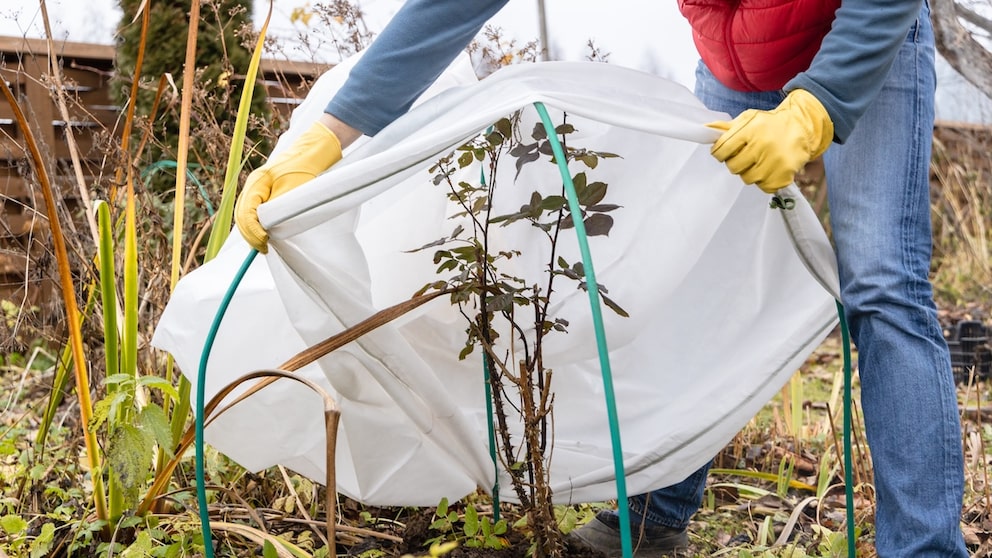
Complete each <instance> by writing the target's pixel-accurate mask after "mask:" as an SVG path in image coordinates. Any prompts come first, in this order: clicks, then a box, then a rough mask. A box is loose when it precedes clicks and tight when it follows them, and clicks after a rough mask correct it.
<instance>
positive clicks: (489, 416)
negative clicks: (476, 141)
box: [479, 126, 499, 522]
mask: <svg viewBox="0 0 992 558" xmlns="http://www.w3.org/2000/svg"><path fill="white" fill-rule="evenodd" d="M492 131H493V127H492V126H490V127H489V128H487V129H486V134H489V133H491V132H492ZM479 182H480V183H481V184H482V185H483V186H485V185H486V171H485V169H482V170H481V171H479ZM492 369H493V363H492V360H491V359H490V358H489V353H487V352H486V351H482V377H483V382H484V383H485V386H486V425H487V427H488V428H489V457H490V459H492V460H493V490H492V493H493V521H494V522H496V521H499V460H498V459H497V458H496V425H495V424H493V387H492V384H491V383H490V380H491V379H492Z"/></svg>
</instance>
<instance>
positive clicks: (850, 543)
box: [837, 300, 856, 558]
mask: <svg viewBox="0 0 992 558" xmlns="http://www.w3.org/2000/svg"><path fill="white" fill-rule="evenodd" d="M837 317H838V318H839V319H840V336H841V342H842V344H843V352H844V507H845V508H847V556H848V558H854V557H855V555H856V549H855V544H854V536H855V530H854V527H855V525H854V475H853V474H852V471H853V469H854V459H853V458H852V457H851V454H852V448H851V429H852V428H853V425H852V424H851V423H852V420H851V381H852V380H851V334H850V332H849V331H848V329H847V317H846V316H845V314H844V305H843V304H841V303H840V301H839V300H838V301H837Z"/></svg>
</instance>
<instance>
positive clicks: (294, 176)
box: [235, 0, 967, 558]
mask: <svg viewBox="0 0 992 558" xmlns="http://www.w3.org/2000/svg"><path fill="white" fill-rule="evenodd" d="M506 1H507V0H410V1H409V2H407V3H406V4H405V5H404V6H403V7H402V9H401V10H400V11H399V12H398V13H397V14H396V16H395V17H394V18H393V20H392V21H391V22H390V24H389V25H388V26H387V27H386V28H385V29H384V30H383V32H382V34H381V35H380V36H379V37H378V38H377V39H376V40H375V41H374V42H373V44H372V45H371V46H370V47H369V48H368V49H367V52H366V53H365V55H364V57H363V58H362V59H361V60H360V61H359V62H358V63H357V65H356V66H355V67H354V68H353V69H352V71H351V74H350V76H349V78H348V81H347V82H346V84H345V85H344V86H343V88H342V89H341V90H340V91H339V92H338V93H337V94H336V95H335V96H334V98H333V99H332V100H331V101H330V103H329V104H328V105H327V108H326V109H325V113H324V114H323V116H322V117H321V118H320V120H319V121H318V122H316V123H314V124H313V126H312V127H311V128H310V129H309V130H308V131H307V132H306V133H305V134H304V135H303V136H302V137H301V138H300V139H299V140H297V141H296V142H295V143H294V144H293V145H291V146H290V148H289V149H287V150H286V151H284V152H283V153H282V154H281V155H279V156H277V157H274V158H273V159H272V160H270V161H269V162H267V163H266V164H265V165H263V166H262V167H260V168H259V169H257V170H256V171H254V172H253V173H252V174H251V175H250V177H249V179H248V181H247V183H246V185H245V188H244V191H243V193H242V194H241V195H240V196H239V199H238V202H237V206H236V210H235V220H236V222H237V226H238V228H239V230H240V231H241V232H242V234H243V235H244V236H245V238H246V239H247V240H248V242H249V243H250V244H251V245H252V246H253V247H255V248H257V249H259V250H260V251H262V252H264V251H265V250H266V246H267V244H266V243H267V235H266V233H265V231H264V229H263V228H262V227H261V226H260V225H259V223H258V217H257V213H256V209H257V207H258V205H259V204H261V203H263V202H265V201H266V200H268V199H271V198H272V197H275V196H278V195H281V194H282V193H285V192H286V191H288V190H290V189H292V188H295V187H296V186H298V185H299V184H301V183H303V182H305V181H306V180H308V179H310V178H312V177H314V176H316V175H317V174H319V173H320V172H322V171H323V170H325V169H327V168H328V167H330V166H331V165H332V164H334V163H335V162H336V161H337V160H338V159H340V157H341V149H342V147H346V146H347V145H349V144H350V143H351V142H353V141H354V140H355V139H356V138H358V137H359V136H360V135H362V134H367V135H374V134H376V133H377V132H378V131H379V130H381V129H382V128H383V127H385V126H386V125H388V124H389V123H390V122H392V121H393V120H394V119H396V118H397V117H399V116H400V115H402V114H403V113H405V112H406V111H407V110H408V109H409V107H410V106H411V104H412V103H413V102H414V100H415V99H416V98H417V97H418V96H419V95H420V94H421V93H422V92H423V91H424V90H425V89H426V88H427V87H428V86H429V85H430V84H431V83H432V82H433V81H434V80H435V79H436V78H437V76H438V75H440V73H441V72H442V71H443V70H444V69H445V68H446V67H447V66H448V64H449V63H450V62H451V61H452V60H453V59H454V58H455V56H456V55H457V54H458V53H459V52H460V51H462V50H463V49H464V48H465V47H466V46H467V45H468V43H469V42H470V41H471V40H472V39H473V38H474V37H475V35H476V34H477V32H478V31H479V30H480V29H481V27H482V25H484V23H485V22H486V21H487V20H488V19H489V18H491V17H492V16H493V15H494V14H495V13H496V12H497V11H499V9H500V8H502V6H503V5H504V4H505V3H506ZM679 7H680V9H681V11H682V14H683V15H684V16H685V17H686V18H687V19H688V21H689V23H690V25H691V27H692V29H693V38H694V42H695V44H696V47H697V50H698V51H699V54H700V58H701V60H700V63H699V65H698V69H697V72H696V85H695V92H696V95H697V96H698V97H699V99H700V100H701V101H702V102H703V103H704V104H705V105H706V106H707V107H709V108H710V109H713V110H716V111H722V112H725V113H728V114H730V115H731V116H732V117H733V118H732V120H730V121H726V122H715V123H713V124H712V126H713V127H715V128H717V129H719V130H720V131H721V132H722V134H721V135H720V137H719V139H718V140H717V141H716V142H715V143H714V144H713V146H712V153H713V156H714V157H716V158H717V159H718V160H720V161H722V162H724V163H725V164H726V166H727V168H728V169H729V170H730V172H732V173H735V174H738V175H740V176H741V178H742V180H743V181H744V182H745V183H747V184H754V185H757V187H759V188H761V189H762V190H763V191H765V192H774V191H776V190H777V189H779V188H782V187H784V186H786V185H788V184H790V183H791V182H792V181H793V179H794V177H795V174H796V173H797V172H798V171H799V170H800V169H802V168H803V166H804V165H805V164H806V163H807V162H809V161H810V160H812V159H815V158H816V157H819V156H820V155H823V160H824V165H825V169H826V176H827V181H828V184H829V186H828V203H829V207H830V219H831V225H832V229H833V240H834V242H835V246H836V254H837V259H838V267H839V272H840V284H841V300H842V303H843V305H844V307H845V311H846V316H847V320H848V322H849V325H850V331H851V334H852V338H853V339H854V342H855V344H856V346H857V348H858V351H859V353H858V369H859V375H860V380H861V400H862V406H863V409H864V420H865V427H866V430H867V438H868V444H869V447H870V449H871V455H872V460H873V465H874V473H875V475H874V480H875V493H876V497H877V507H876V516H875V546H876V550H877V552H878V555H879V556H881V557H883V558H897V557H913V558H926V557H937V556H940V557H964V556H967V550H966V547H965V544H964V539H963V536H962V533H961V529H960V515H961V507H962V499H963V490H964V488H963V487H964V472H963V468H964V466H963V454H962V449H961V433H960V422H959V418H958V413H957V399H956V393H955V387H954V381H953V378H952V374H951V369H950V358H949V354H948V350H947V346H946V343H945V341H944V338H943V335H942V331H941V327H940V325H939V322H938V320H937V313H936V307H935V303H934V300H933V293H932V286H931V284H930V282H929V280H928V271H929V266H930V255H931V225H930V213H929V163H930V149H931V140H932V131H933V119H934V113H933V111H934V106H933V105H934V89H935V75H934V38H933V30H932V27H931V24H930V19H929V13H930V12H929V6H928V4H927V3H926V0H843V2H841V1H840V0H679ZM707 470H708V466H704V467H702V468H701V469H699V470H698V471H696V472H695V473H693V474H692V475H690V476H689V477H688V478H686V479H685V480H683V481H681V482H679V483H678V484H676V485H674V486H671V487H668V488H664V489H660V490H656V491H653V492H651V493H649V494H641V495H636V496H633V497H631V498H629V501H628V506H629V510H630V519H631V521H632V523H633V524H634V525H633V527H634V531H633V532H634V534H635V536H634V539H635V545H636V549H635V552H634V556H660V555H663V554H671V553H680V552H685V549H686V547H687V541H688V538H687V526H688V524H689V520H690V518H691V516H692V515H693V513H694V512H695V511H696V510H697V509H698V508H699V505H700V503H701V499H702V496H703V489H704V486H705V482H706V475H707ZM571 538H572V539H573V540H576V541H577V542H579V543H581V544H584V545H587V546H591V547H593V548H595V549H597V550H601V551H604V552H605V553H606V554H607V555H609V556H619V555H620V531H619V521H618V516H617V514H616V513H615V512H601V513H600V514H599V515H597V517H596V518H595V519H594V520H592V521H590V522H589V523H588V524H586V525H585V526H583V527H582V528H580V529H578V530H576V531H574V532H573V536H572V537H571Z"/></svg>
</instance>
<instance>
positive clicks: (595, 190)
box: [579, 182, 606, 207]
mask: <svg viewBox="0 0 992 558" xmlns="http://www.w3.org/2000/svg"><path fill="white" fill-rule="evenodd" d="M605 197H606V183H605V182H593V183H592V184H589V185H588V187H586V188H585V189H584V190H583V192H582V194H581V195H580V196H579V204H580V205H582V206H583V207H586V206H590V205H596V204H597V203H599V202H601V201H603V198H605Z"/></svg>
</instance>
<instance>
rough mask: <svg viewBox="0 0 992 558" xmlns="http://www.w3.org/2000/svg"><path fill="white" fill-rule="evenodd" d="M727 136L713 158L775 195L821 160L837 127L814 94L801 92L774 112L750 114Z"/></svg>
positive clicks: (729, 127)
mask: <svg viewBox="0 0 992 558" xmlns="http://www.w3.org/2000/svg"><path fill="white" fill-rule="evenodd" d="M708 126H710V127H711V128H716V129H717V130H722V131H723V135H722V136H720V139H718V140H716V143H714V144H713V148H712V149H711V150H710V152H711V153H712V154H713V156H714V157H716V158H717V160H718V161H721V162H723V163H726V164H727V168H729V169H730V172H732V173H734V174H737V175H740V177H741V178H742V179H743V180H744V182H746V183H748V184H755V185H757V186H758V188H761V189H762V190H763V191H765V192H768V193H769V194H771V193H774V192H775V191H776V190H778V189H779V188H784V187H786V186H788V185H789V184H792V182H793V180H795V177H796V173H797V172H799V171H800V170H802V168H803V167H804V166H805V165H806V163H808V162H810V161H811V160H813V159H815V158H817V157H819V156H820V155H822V154H823V152H824V151H826V150H827V147H829V146H830V142H831V141H833V138H834V123H833V122H832V121H831V120H830V115H829V114H827V110H826V109H825V108H823V105H822V104H821V103H820V101H819V100H817V98H816V97H814V96H813V94H812V93H810V92H808V91H805V90H803V89H795V90H793V91H792V92H790V93H789V95H788V96H787V97H786V98H785V100H784V101H782V103H781V104H780V105H779V106H778V107H776V108H775V109H774V110H769V111H765V110H753V109H752V110H746V111H744V112H742V113H741V114H740V116H738V117H737V118H735V119H733V120H732V121H730V122H713V123H711V124H708Z"/></svg>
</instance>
